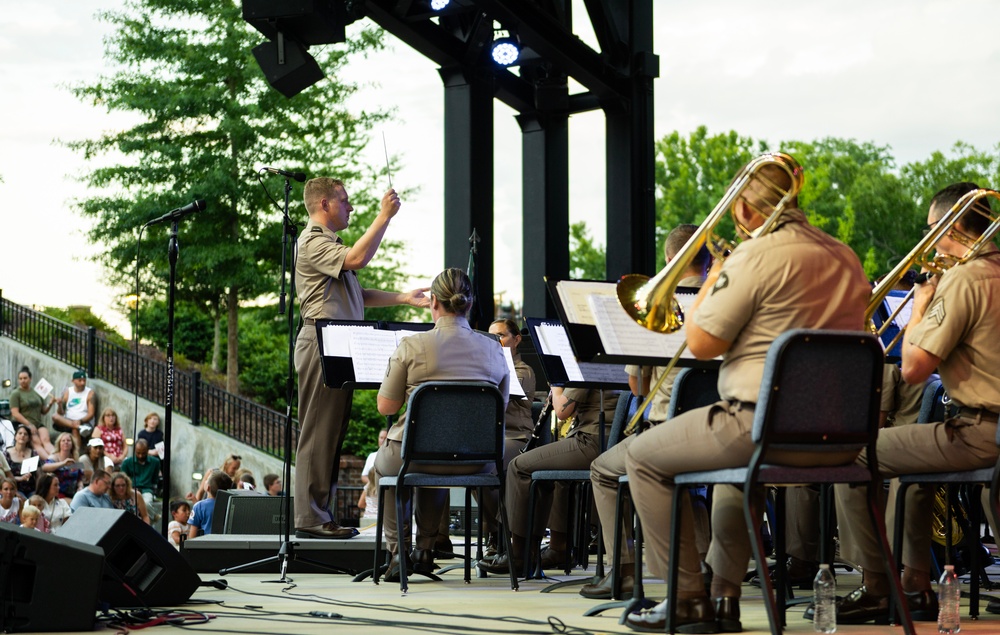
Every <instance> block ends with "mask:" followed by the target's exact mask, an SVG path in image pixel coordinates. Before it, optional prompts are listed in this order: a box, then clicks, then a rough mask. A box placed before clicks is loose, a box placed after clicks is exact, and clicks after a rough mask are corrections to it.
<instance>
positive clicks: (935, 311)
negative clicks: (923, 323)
mask: <svg viewBox="0 0 1000 635" xmlns="http://www.w3.org/2000/svg"><path fill="white" fill-rule="evenodd" d="M926 317H927V318H929V319H931V320H934V323H935V324H937V325H938V326H941V323H942V322H944V298H938V300H937V302H935V303H934V304H933V305H931V308H930V310H928V311H927V315H926Z"/></svg>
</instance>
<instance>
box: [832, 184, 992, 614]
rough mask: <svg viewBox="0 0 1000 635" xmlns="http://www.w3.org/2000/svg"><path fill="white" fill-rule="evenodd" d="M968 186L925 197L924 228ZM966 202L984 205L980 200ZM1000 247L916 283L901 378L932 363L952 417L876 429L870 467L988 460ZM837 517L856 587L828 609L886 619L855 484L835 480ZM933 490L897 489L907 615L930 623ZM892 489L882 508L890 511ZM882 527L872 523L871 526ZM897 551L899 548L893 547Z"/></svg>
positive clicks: (977, 220) (952, 251)
mask: <svg viewBox="0 0 1000 635" xmlns="http://www.w3.org/2000/svg"><path fill="white" fill-rule="evenodd" d="M976 189H979V188H978V187H977V186H976V185H975V184H974V183H955V184H953V185H949V186H948V187H946V188H944V189H943V190H941V191H940V192H938V193H937V194H935V195H934V197H933V198H932V199H931V205H930V210H929V211H928V213H927V225H928V227H929V228H931V227H934V225H936V224H937V223H938V222H939V221H940V220H941V219H942V217H943V216H944V215H945V214H946V213H947V212H948V211H949V210H950V209H951V208H952V206H954V205H955V204H956V203H957V202H958V201H959V199H961V198H962V196H964V195H965V194H967V193H968V192H971V191H973V190H976ZM976 205H984V206H988V202H987V201H983V200H980V201H978V202H977V203H976ZM988 227H989V220H988V219H987V218H986V217H985V216H983V215H981V214H979V213H976V212H975V211H974V210H973V211H970V212H968V213H966V214H965V215H964V216H962V218H961V220H959V221H958V222H957V223H956V224H955V226H954V227H953V228H952V229H951V230H950V231H949V232H948V233H947V234H946V235H945V236H944V237H943V238H942V239H941V240H940V241H939V242H938V243H937V245H936V251H937V254H938V255H948V256H954V257H956V258H961V257H963V256H964V255H965V254H966V252H967V247H966V245H964V244H962V242H961V240H963V238H962V237H963V236H965V237H967V238H969V239H973V240H974V239H976V238H979V237H980V236H981V235H982V234H983V233H984V232H985V231H986V229H987V228H988ZM998 294H1000V252H998V250H997V248H996V246H995V245H994V244H993V243H990V242H987V243H986V246H985V247H984V248H983V249H982V250H981V251H980V252H979V254H978V255H977V256H976V257H974V258H972V259H971V260H969V261H968V262H966V263H965V264H960V265H955V266H953V267H951V268H950V269H948V270H947V271H946V272H945V273H944V275H942V276H941V277H940V278H938V277H936V276H935V277H932V278H930V279H929V280H927V281H926V282H924V283H922V284H919V285H917V290H916V292H915V293H914V296H913V308H912V314H911V317H910V322H909V324H908V325H907V328H906V332H905V334H904V336H903V351H902V357H903V364H902V369H901V372H902V376H903V379H904V380H905V381H906V382H908V383H911V384H917V385H923V383H924V381H925V380H926V379H927V378H928V377H929V376H930V374H931V373H933V372H934V370H935V369H937V370H938V372H939V373H940V375H941V383H942V384H944V388H945V390H946V391H947V393H948V396H949V397H951V400H952V408H953V409H956V408H957V414H955V415H954V416H952V417H950V418H948V419H946V420H945V421H943V422H940V423H928V424H924V425H910V426H898V427H892V428H884V429H882V430H880V431H879V436H878V446H877V449H876V455H877V456H878V462H879V466H878V467H879V472H881V474H882V475H883V476H885V477H887V478H892V477H894V476H898V475H900V474H907V473H925V472H955V471H962V470H970V469H977V468H983V467H988V466H991V465H994V464H995V463H996V460H997V446H996V428H997V413H998V412H1000V339H998V338H997V333H998V332H1000V311H998V310H997V307H996V303H995V299H996V298H997V297H998ZM834 489H835V492H836V498H837V517H838V518H839V519H840V544H841V550H842V552H843V555H844V556H845V557H846V558H848V559H849V560H851V561H852V562H857V563H858V564H859V565H861V567H862V568H863V569H864V585H863V586H862V587H861V588H859V589H858V590H857V591H855V592H853V593H851V594H850V595H848V596H847V597H846V598H844V600H843V601H842V602H841V603H840V604H839V606H838V607H837V621H838V622H841V623H844V624H856V623H863V622H867V621H871V620H877V621H881V620H884V619H888V617H889V614H888V605H889V602H888V596H889V589H890V587H889V584H890V582H889V577H888V576H889V575H893V574H894V572H887V571H885V570H884V566H883V564H882V557H881V555H880V553H879V550H878V540H877V538H876V536H877V534H876V533H875V531H876V528H874V527H872V526H871V525H870V524H869V522H868V518H867V516H866V515H865V512H864V509H865V504H864V498H865V495H866V494H865V491H864V489H862V488H860V487H858V488H848V487H846V486H844V487H841V486H839V485H838V486H836V487H835V488H834ZM933 497H934V490H933V489H932V488H924V487H911V488H909V489H908V490H907V499H906V518H905V520H904V530H903V531H904V542H903V553H902V556H901V558H900V559H901V560H902V562H903V576H902V584H903V590H904V591H905V592H906V595H907V604H909V606H910V612H911V614H912V617H913V619H915V620H927V621H934V619H935V618H936V617H937V609H938V607H937V598H936V597H935V595H934V592H933V591H931V581H930V565H931V563H930V556H931V546H930V543H931V515H932V505H933ZM894 498H895V488H892V489H890V500H889V507H888V509H894V506H895V503H894ZM879 529H882V528H879ZM896 555H897V557H899V554H896Z"/></svg>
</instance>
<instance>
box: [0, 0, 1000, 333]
mask: <svg viewBox="0 0 1000 635" xmlns="http://www.w3.org/2000/svg"><path fill="white" fill-rule="evenodd" d="M577 4H581V3H579V2H577ZM118 6H120V3H119V2H118V0H32V1H31V2H27V0H0V122H2V123H0V178H2V179H3V182H2V183H0V206H2V209H3V210H4V211H3V223H2V224H0V226H2V227H3V228H4V230H5V231H4V233H3V237H4V240H3V242H2V245H0V272H2V273H0V289H2V290H3V294H4V296H5V297H7V298H9V299H10V300H13V301H15V302H19V303H22V304H28V305H55V306H66V305H71V304H84V305H90V306H92V307H93V308H94V310H95V311H96V312H97V313H98V314H100V315H102V316H104V317H105V318H106V319H108V320H109V321H112V322H114V323H119V324H121V322H122V320H121V318H120V316H119V315H118V313H117V312H116V308H117V307H118V306H120V305H121V303H122V296H123V294H122V292H121V291H120V290H114V289H109V288H107V287H105V286H104V285H103V284H102V279H103V275H102V272H101V271H100V269H99V268H98V267H97V266H96V265H95V264H93V263H92V262H91V261H90V260H89V258H90V256H92V255H93V253H94V252H95V248H94V247H93V246H92V245H90V244H88V241H87V240H86V238H85V235H84V232H85V230H86V229H87V224H86V221H84V220H83V219H81V218H79V217H78V216H77V215H76V214H75V213H74V211H73V208H72V206H71V201H72V199H74V198H78V197H82V196H85V195H86V192H85V189H84V188H83V187H82V186H80V185H79V184H78V183H76V182H75V181H74V178H73V177H74V176H75V175H78V174H80V173H81V171H82V170H84V169H85V167H86V166H85V165H84V162H83V160H82V159H81V158H80V156H79V155H78V154H76V153H73V152H71V151H69V150H67V149H65V148H63V147H60V146H59V145H57V144H55V143H54V140H55V139H81V138H91V137H94V136H96V135H97V134H98V133H100V132H101V131H102V130H110V129H115V128H118V127H122V126H125V125H127V124H128V123H129V122H130V119H129V118H127V117H126V116H123V115H121V114H108V113H106V112H104V111H103V110H101V109H98V108H92V107H88V106H84V105H82V104H81V103H79V102H78V101H77V100H76V99H75V98H74V97H73V96H72V95H71V94H70V93H69V91H68V90H67V88H66V86H67V85H70V84H76V83H79V82H86V81H92V80H93V79H95V78H96V77H97V76H98V75H99V74H100V73H101V72H102V70H104V69H105V61H104V59H103V44H102V37H104V36H105V35H106V34H107V31H108V29H107V25H105V24H103V23H101V22H98V21H97V20H96V19H95V17H94V16H95V14H96V13H97V12H99V11H101V10H104V9H111V8H116V7H118ZM654 12H655V13H654V20H655V53H656V54H657V55H659V58H660V77H659V79H657V80H656V82H655V91H656V93H655V101H656V106H655V107H656V119H655V125H656V137H657V138H659V137H662V136H663V135H665V134H668V133H669V132H671V131H674V130H678V131H680V132H681V133H684V134H686V133H689V132H691V131H692V130H694V129H695V128H696V127H697V126H699V125H706V126H707V127H708V129H709V131H710V132H711V133H719V132H725V131H728V130H736V131H737V132H739V133H740V134H742V135H749V136H752V137H754V138H756V139H764V140H768V141H771V142H772V143H773V142H777V141H779V140H789V139H798V140H814V139H818V138H822V137H827V136H833V137H843V138H853V139H857V140H858V141H872V142H874V143H877V144H881V145H888V146H890V147H891V149H892V151H893V154H894V155H895V157H896V159H897V162H898V164H903V163H906V162H908V161H914V160H921V159H925V158H926V157H928V156H929V154H930V153H931V152H933V151H935V150H941V151H947V150H948V149H949V148H950V147H951V146H952V145H953V144H954V143H955V142H956V141H960V140H961V141H965V142H967V143H971V144H973V145H975V146H976V147H977V148H980V149H983V150H986V149H991V148H994V147H995V146H996V145H997V143H998V141H1000V116H998V114H1000V86H998V82H997V76H998V71H1000V38H997V37H995V35H994V34H993V28H992V27H993V26H994V25H996V24H998V23H1000V2H995V1H993V0H978V1H977V0H947V1H946V0H882V1H879V0H867V1H864V2H862V1H847V0H837V1H833V0H826V1H820V0H815V1H813V2H799V3H790V2H776V1H771V0H757V1H756V2H742V1H739V0H700V1H698V2H694V1H680V0H654ZM575 13H576V15H577V18H578V20H579V21H580V22H585V20H584V19H583V18H584V16H585V12H584V11H583V10H582V7H579V8H577V9H575ZM577 32H578V35H580V37H581V38H583V39H584V40H585V41H588V42H590V43H592V42H593V36H592V33H591V32H590V31H589V26H588V28H583V26H578V30H577ZM350 73H351V74H352V77H351V78H352V79H356V80H359V81H374V82H377V84H378V86H377V87H374V88H371V89H366V90H365V91H364V93H363V94H362V95H361V96H360V97H359V98H358V100H359V104H362V105H371V104H375V103H381V104H395V105H396V106H397V107H398V109H399V120H398V121H397V122H396V123H393V124H389V125H387V126H385V128H384V129H383V130H377V131H373V133H374V134H373V138H374V139H375V140H377V141H378V142H380V141H381V134H380V133H384V134H385V136H386V141H387V144H388V147H389V151H390V152H392V153H394V154H397V155H399V156H400V157H401V159H402V162H403V164H404V167H403V168H402V169H400V170H398V171H397V172H396V173H395V174H394V175H393V183H394V185H396V186H397V187H399V188H412V187H419V188H420V191H419V193H417V194H416V195H413V196H411V197H410V198H407V199H406V200H405V201H404V207H403V208H402V210H401V211H400V213H399V215H398V216H397V217H396V219H395V220H394V221H393V223H392V225H391V227H390V229H389V232H388V233H387V237H389V238H394V239H398V240H407V241H409V242H408V244H409V256H410V258H409V263H410V273H411V274H413V275H414V276H415V279H414V286H416V285H418V284H420V285H422V284H426V283H429V281H430V278H432V277H433V276H434V275H435V274H436V273H437V272H438V271H440V269H441V268H442V266H443V265H444V264H445V263H444V262H443V257H444V256H443V247H442V245H443V235H442V234H443V230H442V207H443V205H442V200H443V193H442V185H443V177H442V169H443V151H442V144H443V135H444V133H443V129H442V123H441V121H442V110H443V109H442V103H443V97H442V90H441V84H440V79H439V77H438V75H437V71H436V68H435V66H434V65H433V64H432V63H430V62H429V61H428V60H426V59H425V58H423V57H422V56H420V55H419V54H417V53H415V52H413V51H412V50H411V49H409V48H408V47H406V46H405V45H404V44H402V43H400V42H398V41H392V40H391V39H390V48H389V50H388V51H386V52H385V53H383V54H380V55H378V56H375V57H373V58H371V59H369V60H366V61H363V62H358V63H355V64H353V65H352V66H351V69H350ZM513 114H514V113H513V111H511V110H509V109H508V108H506V107H505V106H503V105H501V104H498V105H497V107H496V124H495V136H496V155H497V160H496V167H495V182H496V185H497V188H496V193H495V209H496V211H495V217H496V223H497V234H496V235H497V236H498V240H499V241H500V243H499V244H498V246H497V253H496V256H495V258H496V263H497V275H496V290H497V291H498V292H505V296H506V297H507V298H513V299H520V297H521V283H520V276H521V248H520V244H521V242H520V241H521V239H520V236H521V213H520V200H521V188H520V178H521V177H520V175H521V164H520V156H519V155H520V134H519V130H518V128H517V125H516V124H515V122H514V120H513ZM603 129H604V128H603V117H602V116H601V114H600V113H587V114H583V115H577V116H574V117H573V118H572V119H571V122H570V135H571V136H570V157H571V159H570V162H571V163H570V171H571V182H570V203H571V212H570V213H571V219H572V220H574V221H575V220H586V221H587V222H588V223H589V225H590V227H591V228H592V230H593V232H594V233H595V234H596V235H597V236H598V240H599V242H602V243H603V232H604V209H603V207H604V135H603ZM373 145H374V146H375V147H372V148H370V149H369V154H370V158H371V160H373V161H378V160H380V158H381V156H382V147H381V143H377V144H373ZM289 163H290V164H296V163H297V161H296V160H295V158H294V157H290V158H289ZM805 167H806V170H807V175H808V167H809V166H805ZM807 178H808V177H807ZM991 185H992V186H994V187H996V186H998V185H1000V184H996V183H994V184H991ZM276 187H280V186H279V185H277V184H276ZM300 194H301V192H300V191H298V192H296V195H300ZM164 211H166V210H164ZM295 213H297V214H299V218H303V217H304V212H303V211H302V208H301V206H299V207H298V209H297V210H295ZM189 222H197V220H196V219H192V220H191V221H189ZM182 233H183V230H182ZM414 237H419V238H418V239H414ZM276 240H280V238H279V237H276ZM164 248H166V247H165V246H164ZM181 261H182V262H183V243H182V249H181ZM449 264H454V263H449Z"/></svg>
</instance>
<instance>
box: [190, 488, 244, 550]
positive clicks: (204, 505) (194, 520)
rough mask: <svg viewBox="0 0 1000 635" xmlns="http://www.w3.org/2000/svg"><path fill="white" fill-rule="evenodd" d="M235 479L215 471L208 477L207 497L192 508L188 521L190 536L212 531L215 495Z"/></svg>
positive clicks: (202, 534) (207, 533)
mask: <svg viewBox="0 0 1000 635" xmlns="http://www.w3.org/2000/svg"><path fill="white" fill-rule="evenodd" d="M232 486H233V479H231V478H230V477H229V475H228V474H226V473H225V472H215V473H213V474H212V477H211V478H209V479H208V488H207V491H206V493H205V499H204V500H200V501H198V502H197V503H195V504H194V507H193V508H191V519H190V520H189V521H188V538H196V537H198V536H207V535H209V534H211V533H212V514H214V513H215V495H216V494H217V493H218V492H219V490H220V489H230V488H232Z"/></svg>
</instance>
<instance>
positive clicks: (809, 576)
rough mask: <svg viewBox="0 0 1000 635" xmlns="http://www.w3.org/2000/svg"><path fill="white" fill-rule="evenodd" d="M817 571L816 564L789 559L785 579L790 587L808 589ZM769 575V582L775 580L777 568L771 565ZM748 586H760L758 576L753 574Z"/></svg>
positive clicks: (810, 587) (772, 582)
mask: <svg viewBox="0 0 1000 635" xmlns="http://www.w3.org/2000/svg"><path fill="white" fill-rule="evenodd" d="M818 571H819V567H818V566H816V565H811V564H810V563H807V562H803V561H801V560H799V561H793V560H791V559H789V561H788V565H787V567H786V568H785V574H786V575H785V579H786V580H787V581H788V585H789V586H791V587H792V588H798V589H800V590H802V591H808V590H810V589H812V588H813V580H814V579H815V578H816V573H817V572H818ZM769 575H770V576H771V584H774V583H775V582H776V580H775V578H776V577H777V570H776V569H775V568H774V567H771V569H770V571H769ZM750 586H755V587H757V588H758V589H759V588H760V576H759V575H755V576H754V577H752V578H750Z"/></svg>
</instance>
